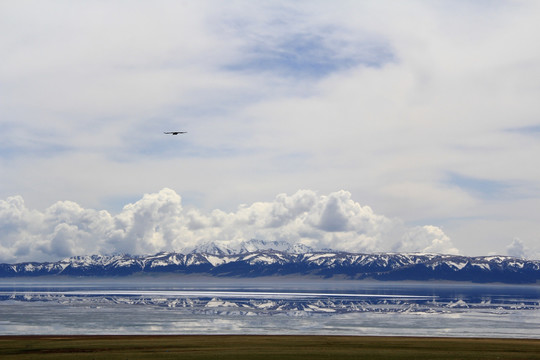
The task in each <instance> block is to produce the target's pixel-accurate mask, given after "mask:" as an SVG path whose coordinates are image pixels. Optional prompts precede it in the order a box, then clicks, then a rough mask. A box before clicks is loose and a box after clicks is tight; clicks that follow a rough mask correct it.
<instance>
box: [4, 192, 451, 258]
mask: <svg viewBox="0 0 540 360" xmlns="http://www.w3.org/2000/svg"><path fill="white" fill-rule="evenodd" d="M0 234H1V237H0V261H2V262H20V261H42V260H55V259H59V258H63V257H67V256H73V255H86V254H107V253H114V252H122V253H131V254H147V253H156V252H159V251H181V250H182V249H188V248H192V247H194V246H197V245H199V244H202V243H207V242H219V243H220V244H222V245H230V246H235V245H238V244H239V243H240V242H242V241H245V240H250V239H254V238H256V239H262V240H268V241H274V240H281V241H287V242H289V243H291V244H305V245H309V246H311V247H313V248H315V249H325V248H330V249H335V250H344V251H357V252H380V251H407V252H411V251H422V252H441V253H457V252H458V250H457V249H456V248H455V247H454V246H453V244H452V242H451V240H450V239H449V238H448V236H446V235H445V234H444V232H443V231H442V230H441V229H440V228H438V227H435V226H430V225H428V226H417V227H412V228H411V227H407V226H406V225H405V224H404V223H403V221H401V220H399V219H390V218H388V217H385V216H383V215H378V214H375V213H374V212H373V210H372V209H371V208H370V207H369V206H362V205H360V204H359V203H357V202H355V201H354V200H353V199H352V197H351V193H349V192H347V191H343V190H342V191H337V192H333V193H330V194H329V195H318V194H317V193H315V192H314V191H310V190H300V191H297V192H296V193H294V194H292V195H286V194H280V195H278V196H276V197H275V199H274V200H273V201H271V202H255V203H253V204H251V205H241V206H239V207H238V208H237V210H236V211H234V212H225V211H222V210H213V211H211V212H208V213H204V212H202V211H200V210H198V209H185V208H184V207H183V206H182V199H181V197H180V195H178V194H177V193H176V192H175V191H173V190H171V189H168V188H164V189H162V190H161V191H159V192H157V193H152V194H146V195H144V196H143V197H142V199H140V200H139V201H137V202H135V203H130V204H128V205H126V206H124V208H123V209H122V211H121V212H120V213H118V214H116V215H113V214H111V213H109V212H108V211H104V210H102V211H97V210H93V209H84V208H82V207H81V206H79V205H78V204H76V203H74V202H71V201H60V202H57V203H55V204H53V205H52V206H50V207H49V208H47V209H45V210H44V211H43V212H39V211H36V210H31V209H28V208H27V207H26V205H25V204H24V200H23V198H22V197H20V196H13V197H9V198H7V199H6V200H2V201H0Z"/></svg>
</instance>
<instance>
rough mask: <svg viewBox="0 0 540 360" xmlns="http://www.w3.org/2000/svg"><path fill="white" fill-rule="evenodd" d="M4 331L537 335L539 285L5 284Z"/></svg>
mask: <svg viewBox="0 0 540 360" xmlns="http://www.w3.org/2000/svg"><path fill="white" fill-rule="evenodd" d="M0 334H3V335H7V334H306V335H307V334H309V335H384V336H470V337H515V338H540V287H539V286H502V285H501V286H494V285H477V284H437V283H385V282H362V281H361V282H359V281H346V280H316V279H291V278H283V279H280V278H279V279H276V278H271V279H234V280H231V279H224V278H193V277H156V278H136V277H135V278H125V279H122V278H116V279H87V278H64V279H50V278H49V279H39V278H34V279H24V280H21V279H4V280H2V281H0Z"/></svg>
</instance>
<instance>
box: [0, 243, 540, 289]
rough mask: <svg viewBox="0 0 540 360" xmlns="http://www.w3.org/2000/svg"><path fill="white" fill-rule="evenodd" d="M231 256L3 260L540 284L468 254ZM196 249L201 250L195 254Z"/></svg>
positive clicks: (3, 267)
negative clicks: (40, 260) (42, 260)
mask: <svg viewBox="0 0 540 360" xmlns="http://www.w3.org/2000/svg"><path fill="white" fill-rule="evenodd" d="M245 250H246V251H244V252H238V253H230V254H219V253H218V254H216V253H211V252H197V251H195V249H194V250H192V251H191V252H189V253H179V252H161V253H157V254H153V255H127V254H117V255H88V256H75V257H71V258H67V259H63V260H60V261H56V262H41V263H39V262H25V263H17V264H0V277H4V278H5V277H22V276H44V275H54V276H58V275H67V276H98V277H99V276H103V277H105V276H127V275H133V274H138V273H150V274H165V273H172V274H199V275H211V276H216V277H259V276H284V275H299V276H316V277H321V278H333V277H345V278H349V279H358V280H361V279H373V280H392V281H401V280H415V281H428V280H440V281H471V282H476V283H493V282H499V283H508V284H527V283H528V284H530V283H537V282H540V260H525V259H519V258H515V257H511V256H476V257H467V256H461V255H447V254H425V253H377V254H364V253H351V252H340V251H308V252H286V251H281V250H274V249H264V250H255V251H247V250H249V249H245ZM194 251H195V252H194Z"/></svg>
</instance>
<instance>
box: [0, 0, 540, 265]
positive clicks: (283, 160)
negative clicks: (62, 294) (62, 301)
mask: <svg viewBox="0 0 540 360" xmlns="http://www.w3.org/2000/svg"><path fill="white" fill-rule="evenodd" d="M539 20H540V6H539V5H538V3H537V2H535V1H520V2H515V1H496V2H492V1H490V2H486V1H459V2H455V1H441V2H437V3H436V4H434V3H433V2H429V1H408V2H393V1H362V2H356V1H338V2H337V3H332V4H330V3H328V2H324V1H300V2H294V3H290V2H282V1H263V2H250V1H236V2H232V3H227V4H225V3H223V2H220V1H197V2H191V1H166V0H164V1H160V2H157V3H146V2H131V3H129V4H128V3H125V2H122V1H110V2H106V3H103V2H91V3H75V2H69V1H65V2H64V1H44V2H43V1H35V2H33V1H30V2H18V1H4V2H2V4H1V5H0V31H1V33H2V34H4V35H3V36H2V37H1V39H0V52H1V54H2V56H1V57H0V114H1V115H0V171H1V173H2V177H1V180H0V261H17V260H29V259H33V258H35V259H52V258H56V257H59V256H64V255H73V254H78V253H82V252H84V253H89V252H110V251H117V250H122V251H141V252H144V251H154V250H161V249H169V250H175V249H178V248H182V247H184V246H186V247H187V246H192V245H194V244H195V243H198V242H203V241H218V240H219V241H240V240H241V239H243V238H246V240H249V238H250V237H256V236H263V237H264V236H266V237H268V238H272V239H280V240H288V241H292V242H303V243H306V244H307V243H310V244H311V245H314V244H315V245H318V246H325V247H335V248H339V249H344V250H347V249H349V250H351V251H352V250H354V251H390V250H396V249H398V250H407V251H428V250H430V251H441V252H459V253H462V254H466V255H483V254H492V253H498V254H505V253H511V254H512V255H518V256H528V257H538V254H539V253H540V225H539V222H538V215H537V214H538V212H539V210H540V187H539V186H538V184H539V183H540V170H538V169H539V168H538V167H537V166H536V165H535V159H536V158H537V157H538V155H540V137H539V136H538V134H539V128H540V109H539V108H538V105H537V102H538V98H539V95H540V94H539V92H540V88H539V87H538V84H537V81H536V79H537V78H538V77H539V75H540V48H539V47H538V46H536V43H537V39H536V34H538V32H539V31H540V29H539V27H540V25H539V24H540V21H539ZM175 129H178V130H186V131H188V133H187V134H185V135H179V136H174V137H172V136H165V135H164V134H163V131H167V130H175ZM169 190H170V191H169ZM304 191H307V194H309V195H305V194H306V193H304ZM343 191H344V192H343ZM145 194H146V197H145ZM283 194H286V195H283ZM298 194H304V195H302V196H300V195H298ZM283 196H285V197H283ZM144 199H146V200H144ZM19 200H21V201H22V202H21V201H19ZM143 200H144V201H143ZM63 201H69V203H64V202H63ZM58 202H60V203H58ZM306 202H307V203H308V204H311V206H312V208H310V207H305V203H306ZM58 204H61V205H62V206H60V205H58ZM284 204H286V205H284ZM68 205H69V206H68ZM59 206H60V208H62V209H63V210H62V212H61V214H62V215H59V214H60V213H57V212H55V211H52V210H51V209H53V208H54V209H57V208H58V207H59ZM125 206H126V208H124V207H125ZM146 206H147V207H148V208H146ZM162 207H163V208H162ZM135 208H136V209H137V211H140V213H141V214H145V213H147V212H149V213H151V214H154V213H153V211H154V210H155V211H157V212H156V214H155V216H154V215H153V216H150V217H148V218H145V217H143V216H142V217H141V216H135V215H134V214H135V213H137V211H135V210H134V209H135ZM270 208H272V209H273V210H272V211H270V210H268V209H270ZM130 209H131V210H130ZM152 209H153V210H152ZM156 209H158V210H156ZM246 209H250V210H249V213H250V215H249V216H251V218H252V219H258V220H253V222H252V223H250V225H249V226H248V225H246V223H245V222H243V221H244V220H241V219H243V218H242V217H243V216H246V215H245V212H246V211H247V210H246ZM279 209H281V210H279ZM368 209H369V210H368ZM55 214H56V215H55ZM194 214H196V215H194ZM219 214H228V215H227V216H225V217H223V216H221V215H219ZM284 217H285V218H287V219H288V222H285V223H280V222H279V221H278V219H283V218H284ZM194 218H197V219H198V220H197V221H195V220H193V219H194ZM270 218H271V219H270ZM128 219H130V220H128ZM137 219H139V220H137ZM173 219H174V221H176V222H177V223H178V224H177V225H176V226H177V227H178V228H175V227H174V226H173V225H171V224H173V223H174V221H173ZM189 219H192V220H189ZM262 219H264V220H262ZM141 221H142V222H144V224H142V223H139V222H141ZM328 221H330V222H328ZM332 221H337V222H332ZM190 223H193V224H195V223H198V224H206V225H204V226H202V225H201V226H202V228H197V230H194V228H193V229H192V228H190V226H189V224H190ZM275 223H280V224H282V226H281V228H280V229H279V231H278V230H276V229H275V228H272V227H271V226H270V225H269V224H275ZM325 223H326V224H330V223H334V224H336V223H339V224H341V225H343V226H342V227H340V228H339V229H337V228H336V227H332V226H330V227H325V226H324V224H325ZM89 224H92V225H91V226H90V225H89ZM114 224H116V225H114ZM118 224H121V225H118ZM216 224H219V226H218V225H216ZM235 224H236V225H235ZM242 224H243V225H242ZM253 224H258V225H256V226H255V225H253ZM370 224H371V225H370ZM169 226H170V229H169ZM2 229H3V230H2ZM8 229H9V230H8ZM136 229H145V230H144V231H142V230H141V231H140V232H138V231H135V230H136ZM163 229H169V230H168V231H167V232H165V231H164V230H163ZM182 229H183V230H182ZM184 230H185V231H184ZM338 230H339V231H338ZM2 231H3V232H4V233H2ZM299 234H301V236H299ZM98 238H105V239H107V240H106V241H105V240H100V239H98ZM103 241H105V242H103ZM130 241H131V243H130ZM36 244H39V246H37V245H36ZM89 244H90V245H89ZM130 244H131V245H130ZM53 245H54V246H53ZM32 246H33V247H34V248H36V249H38V250H31V248H32ZM61 249H63V250H62V251H61ZM518 250H519V251H518ZM518 252H519V253H518ZM2 259H3V260H2Z"/></svg>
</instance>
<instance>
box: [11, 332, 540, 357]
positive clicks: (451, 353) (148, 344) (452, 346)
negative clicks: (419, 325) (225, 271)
mask: <svg viewBox="0 0 540 360" xmlns="http://www.w3.org/2000/svg"><path fill="white" fill-rule="evenodd" d="M37 358H39V359H78V360H82V359H231V360H232V359H303V358H307V359H452V360H456V359H475V360H476V359H490V360H491V359H540V340H520V339H470V338H413V337H355V336H218V335H216V336H199V335H194V336H189V335H188V336H174V335H171V336H0V359H6V360H7V359H37Z"/></svg>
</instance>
